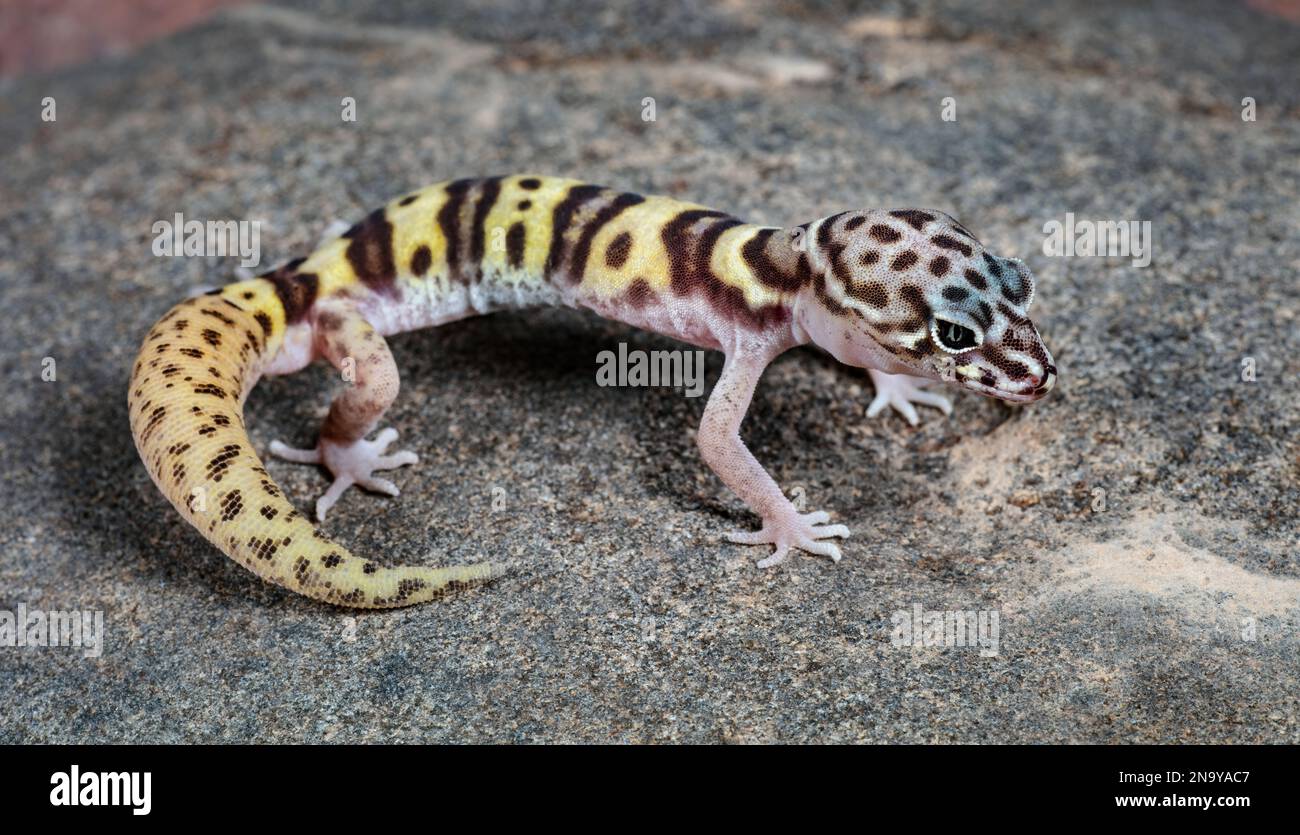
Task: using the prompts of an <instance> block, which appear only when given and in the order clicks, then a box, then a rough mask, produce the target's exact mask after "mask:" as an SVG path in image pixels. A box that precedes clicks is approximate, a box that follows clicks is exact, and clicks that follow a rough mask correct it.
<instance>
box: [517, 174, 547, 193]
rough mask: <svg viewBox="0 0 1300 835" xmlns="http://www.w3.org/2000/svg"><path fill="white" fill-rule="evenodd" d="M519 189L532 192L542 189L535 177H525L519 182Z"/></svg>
mask: <svg viewBox="0 0 1300 835" xmlns="http://www.w3.org/2000/svg"><path fill="white" fill-rule="evenodd" d="M519 187H520V188H523V189H528V190H529V191H533V190H535V189H539V188H541V187H542V181H541V180H539V179H537V178H536V177H526V178H524V179H522V180H520V181H519Z"/></svg>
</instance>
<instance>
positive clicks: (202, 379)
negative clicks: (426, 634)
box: [127, 279, 502, 608]
mask: <svg viewBox="0 0 1300 835" xmlns="http://www.w3.org/2000/svg"><path fill="white" fill-rule="evenodd" d="M284 329H285V325H284V308H283V306H282V304H281V302H280V301H279V300H278V299H277V297H276V295H275V292H274V285H273V284H272V283H271V282H270V281H266V280H262V279H257V280H253V281H248V282H242V283H240V284H234V285H230V286H229V287H227V288H225V289H224V290H222V291H220V292H219V293H218V294H214V295H207V296H200V297H198V298H193V299H190V300H189V301H186V302H183V303H181V304H179V305H177V306H176V307H174V308H172V310H171V311H170V312H168V313H167V315H165V316H163V318H162V319H160V320H159V321H158V323H157V324H156V325H154V327H153V329H152V330H150V331H149V335H148V336H147V337H145V341H144V345H143V346H142V347H141V349H140V355H139V358H138V359H137V360H136V364H135V368H134V370H133V371H132V373H131V387H130V391H129V394H128V397H127V406H128V409H129V411H130V418H131V434H132V435H133V436H134V437H135V445H136V449H138V450H139V451H140V457H141V458H142V459H143V460H144V463H145V466H146V467H147V468H148V470H149V474H150V475H151V476H153V480H154V483H155V484H157V485H158V488H159V489H160V490H161V491H162V493H163V495H164V496H166V497H167V498H168V499H169V500H170V501H171V503H172V504H173V505H174V506H175V507H176V509H177V510H178V511H180V514H181V515H182V516H183V517H185V519H186V521H188V522H189V523H190V524H191V525H193V526H194V527H195V528H197V529H198V530H199V532H200V533H202V534H203V535H204V536H205V537H207V539H208V540H209V541H210V542H211V543H212V544H213V545H216V546H217V547H218V548H220V549H221V550H222V551H223V552H225V553H226V554H227V555H229V556H230V557H231V558H232V559H234V560H235V561H236V562H238V563H240V564H241V565H244V566H246V567H247V568H248V569H249V570H250V571H252V572H253V573H254V574H257V575H258V576H259V577H261V578H263V579H265V580H269V581H270V582H272V583H276V584H278V585H281V586H284V587H285V588H289V589H293V590H294V591H297V592H300V593H302V594H305V595H307V596H308V597H313V598H315V599H317V600H324V601H327V602H329V603H336V604H339V605H343V606H356V607H363V608H391V607H396V606H408V605H411V604H413V603H421V602H424V601H426V600H430V599H432V598H434V597H438V596H440V595H441V594H442V593H444V592H446V591H448V590H450V589H454V588H459V587H462V586H466V585H470V584H474V583H477V582H481V581H486V580H490V579H493V578H495V577H498V576H500V575H501V573H502V571H501V568H500V567H499V566H497V565H494V564H490V563H478V564H476V565H469V566H463V567H453V568H425V567H415V566H398V567H396V568H384V567H381V566H379V565H377V564H375V563H373V562H370V561H368V560H365V559H362V558H360V557H357V556H354V555H353V554H352V553H351V552H349V551H348V550H347V549H346V548H344V547H342V546H341V545H339V544H337V543H335V542H333V541H331V540H330V539H329V538H328V537H326V536H325V535H324V534H323V533H321V532H320V531H318V530H316V528H315V527H314V526H313V525H312V524H311V523H310V522H309V521H308V520H307V519H306V518H305V517H304V516H303V515H302V514H301V513H299V512H298V511H297V510H296V509H294V507H293V505H291V504H290V503H289V502H288V501H287V500H286V499H285V498H284V494H283V491H281V489H280V488H279V487H278V486H277V485H276V484H275V482H274V481H272V480H271V477H270V475H268V474H267V471H266V468H265V467H263V466H262V462H261V460H260V459H259V458H258V457H257V453H255V452H254V451H253V447H252V445H251V444H250V443H249V440H248V434H247V432H246V431H245V429H244V416H243V404H244V399H245V398H246V397H247V396H248V392H249V391H250V390H252V388H253V386H254V384H256V382H257V380H258V377H259V376H260V375H261V370H262V367H263V363H264V362H265V360H266V358H268V357H271V356H274V355H275V352H276V350H277V349H278V347H279V344H280V342H281V341H282V340H283V337H284Z"/></svg>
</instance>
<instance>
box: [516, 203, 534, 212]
mask: <svg viewBox="0 0 1300 835" xmlns="http://www.w3.org/2000/svg"><path fill="white" fill-rule="evenodd" d="M532 207H533V201H531V200H520V201H519V211H521V212H526V211H528V210H529V209H531V208H532Z"/></svg>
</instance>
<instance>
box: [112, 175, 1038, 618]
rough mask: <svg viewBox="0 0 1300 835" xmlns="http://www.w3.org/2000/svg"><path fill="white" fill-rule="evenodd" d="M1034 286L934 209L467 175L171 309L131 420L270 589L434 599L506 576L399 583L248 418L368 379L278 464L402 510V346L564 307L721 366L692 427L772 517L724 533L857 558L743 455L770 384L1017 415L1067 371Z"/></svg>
mask: <svg viewBox="0 0 1300 835" xmlns="http://www.w3.org/2000/svg"><path fill="white" fill-rule="evenodd" d="M1033 292H1034V283H1033V279H1032V277H1031V276H1030V273H1029V271H1028V270H1027V269H1026V268H1025V266H1024V265H1023V264H1022V263H1021V262H1020V261H1017V260H1014V259H1009V258H1000V257H997V256H995V255H993V254H991V253H989V252H988V251H987V250H985V248H984V247H983V245H982V244H981V243H980V242H979V241H978V240H977V239H976V238H975V236H974V235H972V234H971V233H970V232H969V231H967V230H966V229H965V228H964V227H963V226H962V225H961V224H959V223H958V222H957V221H956V220H954V219H953V218H952V217H950V216H948V215H946V214H944V213H943V212H939V211H933V210H921V209H902V210H896V211H880V210H870V211H847V212H841V213H839V214H836V215H832V216H830V217H826V218H823V219H821V220H816V221H813V222H811V223H807V224H804V225H802V226H798V227H795V228H794V229H790V230H784V229H781V228H778V227H771V226H757V225H753V224H749V223H744V222H742V221H740V220H738V219H737V218H734V217H731V216H730V215H727V214H725V213H723V212H718V211H713V210H711V209H706V208H704V207H702V206H697V205H694V204H690V203H683V202H680V201H678V200H675V199H671V198H668V197H642V196H640V195H636V194H630V193H626V192H620V191H617V190H612V189H607V188H602V187H600V186H595V185H589V184H586V183H582V182H577V181H574V180H567V179H559V178H551V177H541V176H534V175H520V176H510V177H489V178H483V179H462V180H455V181H453V182H446V183H439V184H436V185H432V186H429V187H428V188H425V189H423V190H420V191H415V192H412V193H410V194H406V195H404V196H402V197H401V198H399V199H397V200H395V201H393V202H392V203H390V204H389V205H387V206H385V207H383V208H381V209H378V210H376V211H374V212H373V213H371V214H370V215H369V216H367V217H366V218H365V219H364V220H362V221H361V222H360V223H357V224H356V225H355V226H353V227H351V228H350V229H348V230H347V231H346V232H345V233H343V234H342V236H341V237H337V238H334V239H332V240H327V241H325V242H323V243H322V244H321V246H320V247H319V248H318V249H316V251H315V252H313V253H312V254H311V255H309V256H308V257H306V258H299V259H297V260H294V261H290V262H289V263H287V264H285V265H284V266H282V267H280V268H278V269H276V270H273V271H271V272H268V273H266V274H264V275H261V276H259V277H257V278H254V279H250V280H246V281H239V282H236V283H233V284H230V285H228V286H226V287H224V288H220V289H217V290H213V291H211V292H209V293H207V294H205V295H201V296H196V297H194V298H191V299H189V300H187V301H184V302H182V303H180V304H179V305H177V306H176V307H174V308H172V309H171V310H170V311H169V312H168V313H167V314H166V315H164V316H163V317H162V319H160V320H159V321H158V323H157V324H156V325H154V327H153V328H152V329H151V330H150V331H149V333H148V335H147V336H146V337H145V340H144V345H143V347H142V348H141V350H140V354H139V358H138V360H137V361H136V363H135V367H134V370H133V372H132V375H131V384H130V391H129V396H128V407H129V411H130V421H131V431H132V434H133V435H134V437H135V443H136V447H137V449H138V450H139V452H140V456H141V458H142V459H143V460H144V463H145V465H146V466H147V468H148V470H149V474H150V475H151V476H152V477H153V480H154V482H155V483H156V484H157V485H158V488H159V489H160V490H161V491H162V493H163V494H164V495H165V496H166V497H167V498H168V499H169V500H170V501H171V503H172V504H173V505H174V506H175V507H176V509H177V510H178V511H179V512H180V514H181V515H182V516H183V517H184V518H185V519H186V521H188V522H189V523H190V524H192V525H193V526H194V527H196V528H197V529H198V530H199V532H200V533H202V534H203V536H204V537H206V538H207V539H208V540H209V541H211V542H212V544H214V545H215V546H217V547H218V548H219V549H221V550H222V551H224V552H225V553H226V554H228V555H229V556H230V557H232V558H233V559H234V560H236V561H237V562H239V563H241V564H243V565H244V566H246V567H248V568H249V569H250V570H251V571H253V572H254V573H256V574H257V575H258V576H260V577H262V578H264V579H266V580H269V581H270V582H272V583H277V584H280V585H282V586H285V587H287V588H290V589H293V590H295V591H298V592H301V593H302V594H305V595H307V596H309V597H313V598H316V599H319V600H324V601H328V602H330V603H335V604H340V605H345V606H355V607H395V606H404V605H409V604H413V603H419V602H422V601H425V600H429V599H431V598H433V597H436V596H438V595H439V594H441V593H443V592H444V591H446V590H447V589H450V588H454V587H460V586H464V585H468V584H472V583H477V582H481V581H486V580H490V579H492V578H494V577H497V576H499V575H500V574H501V573H502V569H501V566H500V565H498V564H496V563H492V562H484V563H478V564H475V565H471V566H465V567H452V568H431V567H417V566H399V567H384V566H381V565H379V564H377V563H375V562H372V561H370V560H368V559H365V558H363V557H359V556H355V555H353V554H352V553H351V552H350V551H349V550H348V549H346V548H344V547H343V546H341V545H339V544H338V543H336V542H334V541H332V540H331V539H330V538H329V537H327V536H326V535H325V534H323V533H322V532H321V531H320V530H319V529H318V528H316V527H315V526H314V525H313V524H312V522H311V521H309V520H308V519H307V518H305V517H304V516H303V515H302V514H301V513H299V512H298V510H296V509H295V508H294V506H293V505H292V504H290V502H289V501H288V500H287V499H286V498H285V495H284V493H283V491H282V490H281V489H280V488H279V487H278V486H277V485H276V484H275V482H274V481H273V480H272V479H271V477H270V475H269V474H268V473H267V470H266V469H265V468H264V467H263V465H262V462H261V461H260V460H259V459H258V456H257V454H256V453H255V452H254V451H253V448H252V445H251V443H250V441H249V438H248V435H247V433H246V431H245V429H244V421H243V402H244V399H245V398H246V397H247V395H248V393H249V391H250V389H251V388H252V387H253V385H254V384H255V383H256V382H257V380H258V379H259V378H260V377H261V376H262V375H269V374H289V373H292V372H294V371H297V370H299V369H301V368H303V367H305V366H306V365H308V364H309V363H311V362H313V361H315V360H318V359H325V360H327V361H329V362H330V363H332V364H333V365H334V366H336V367H337V368H340V369H345V368H349V369H350V370H351V374H350V375H349V376H350V377H351V380H350V382H349V384H348V385H347V386H346V387H345V388H344V389H343V391H342V393H341V394H339V395H338V396H337V397H336V398H335V399H334V401H333V403H332V405H331V406H330V409H329V413H328V416H327V417H326V418H325V421H324V424H323V425H322V426H321V429H320V436H319V440H318V442H317V444H316V446H315V447H314V448H312V449H293V448H290V447H288V446H286V445H284V444H282V443H279V442H274V443H272V444H271V446H270V451H271V453H272V454H274V455H276V456H279V457H281V458H285V459H287V460H289V461H295V462H301V463H310V464H321V465H323V466H324V467H325V468H326V469H328V470H329V471H330V473H331V474H333V476H334V480H333V483H332V484H331V485H330V487H329V489H328V490H326V491H325V493H324V495H322V496H321V497H320V498H319V499H318V500H317V502H316V508H315V510H316V518H317V519H318V520H321V521H323V520H324V518H325V514H326V513H327V512H328V511H329V509H330V508H331V507H333V505H334V504H335V502H337V501H338V499H339V497H340V496H341V495H343V493H344V492H345V491H346V490H347V489H348V488H349V487H351V486H353V485H356V486H359V487H362V488H364V489H366V490H371V491H374V492H378V493H386V494H388V495H392V496H396V495H397V494H398V489H397V487H396V486H395V485H394V484H393V483H392V482H391V481H389V480H387V479H384V478H382V477H379V476H378V475H376V473H377V472H378V471H383V470H390V469H393V468H396V467H401V466H403V465H407V464H414V463H416V456H415V455H414V454H413V453H411V452H395V453H389V452H388V451H387V450H388V447H389V446H390V444H391V443H392V442H393V441H394V439H395V438H396V436H397V433H396V431H395V430H393V429H391V428H389V429H384V430H382V431H380V432H379V433H378V435H377V436H376V437H375V438H374V439H373V440H368V439H367V437H368V436H369V435H370V433H371V432H372V431H374V430H375V428H376V427H377V425H378V423H379V421H380V419H381V418H382V417H383V415H384V413H385V411H387V409H388V408H389V406H390V405H391V404H392V403H393V401H394V399H395V398H396V397H397V393H398V371H397V366H396V364H395V363H394V361H393V356H392V354H391V353H389V350H388V345H387V343H386V342H385V339H384V338H385V337H386V336H388V335H390V334H396V333H400V332H403V331H408V330H412V329H414V328H421V327H431V326H436V325H440V324H443V323H445V322H452V321H455V320H458V319H462V318H465V317H468V316H474V315H479V314H485V313H489V312H492V311H495V310H501V309H508V308H525V307H532V306H537V305H567V306H570V307H576V308H583V309H587V310H591V311H594V312H595V313H597V314H599V315H601V316H604V317H606V318H609V319H614V320H617V321H620V322H625V323H627V324H630V325H633V326H636V327H640V328H645V329H648V330H651V331H655V332H658V333H661V334H666V335H668V336H671V337H674V338H676V339H679V340H682V341H685V342H687V343H690V344H692V345H695V346H700V347H703V348H709V349H714V350H719V351H722V352H723V353H724V354H725V363H724V367H723V370H722V373H721V376H720V378H719V380H718V382H717V384H716V386H715V387H714V389H713V392H712V394H711V396H710V397H709V399H708V402H707V405H706V406H705V409H704V414H703V418H702V419H701V422H700V427H699V432H698V435H697V442H698V447H699V451H700V453H701V455H702V456H703V458H704V461H705V462H706V463H707V464H708V465H709V467H710V468H712V470H713V471H714V472H715V473H716V474H717V475H718V477H719V478H721V480H722V481H723V482H724V483H725V484H726V485H727V486H728V487H730V488H731V489H732V490H733V491H734V492H735V493H736V494H737V495H738V496H739V497H740V498H741V499H743V500H744V502H745V504H746V505H748V506H749V508H750V509H751V510H753V511H754V512H755V513H756V514H758V516H759V517H760V518H761V520H762V527H761V528H760V529H759V530H757V531H749V532H739V533H732V534H727V535H726V538H727V540H729V541H731V542H735V543H742V544H748V545H770V546H773V550H772V552H771V554H770V555H769V556H767V557H766V558H765V559H763V560H762V561H760V562H759V563H758V564H759V566H762V567H767V566H772V565H775V564H777V563H779V562H781V561H782V560H783V559H784V558H785V557H786V555H787V554H788V553H789V551H790V550H791V549H792V548H798V549H801V550H803V551H807V552H810V553H812V554H818V555H822V556H827V557H830V558H831V559H832V560H835V561H838V560H839V559H840V551H839V548H838V547H837V546H836V545H835V544H834V543H833V542H830V541H829V540H830V539H832V538H838V537H845V536H848V533H849V531H848V529H847V528H846V527H845V526H844V525H841V524H830V523H829V522H830V517H829V515H828V514H827V513H824V512H813V513H800V512H799V511H798V510H797V509H796V507H795V505H794V504H793V503H791V501H790V500H789V499H787V498H786V496H785V495H784V494H783V493H782V491H781V489H780V488H779V487H778V486H777V483H776V482H775V481H774V480H773V479H772V477H771V476H770V475H769V474H768V473H767V471H766V470H765V469H764V468H763V466H762V465H761V464H760V463H759V462H758V461H757V460H756V459H755V458H754V456H753V455H752V454H751V453H750V451H749V450H748V449H747V448H746V447H745V444H744V443H743V442H742V441H741V438H740V434H739V429H740V425H741V421H742V419H743V418H744V415H745V412H746V410H747V409H748V407H749V403H750V399H751V397H752V396H753V393H754V389H755V386H756V385H757V383H758V379H759V376H760V375H761V374H762V372H763V370H764V368H765V367H766V366H767V365H768V363H770V362H771V361H772V360H773V359H774V358H775V357H777V356H778V355H779V354H781V353H782V352H784V351H786V350H788V349H790V348H792V347H795V346H798V345H804V344H807V343H814V344H816V345H817V346H820V347H821V348H822V349H824V350H826V351H828V352H829V353H830V354H831V355H833V356H834V357H835V358H836V359H838V360H839V361H841V362H843V363H845V364H847V365H851V366H857V367H862V368H866V369H867V370H868V372H869V373H870V375H871V378H872V381H873V383H874V385H875V388H876V396H875V399H874V400H873V401H872V403H871V405H870V406H869V407H868V410H867V412H868V416H874V415H876V414H878V413H879V412H880V411H881V410H883V409H884V407H885V406H886V405H888V406H892V407H893V408H895V409H897V410H899V411H900V412H902V413H903V414H904V415H905V417H906V418H907V419H908V420H909V421H910V422H912V423H916V421H917V415H916V410H915V407H914V405H913V404H923V405H929V406H935V407H938V408H940V409H941V410H943V411H944V412H945V413H948V412H949V411H950V410H951V404H950V403H949V401H948V400H947V399H946V398H944V397H942V396H941V395H939V394H936V393H934V392H930V391H926V390H924V389H923V388H922V384H923V381H926V380H936V379H944V380H948V381H950V382H955V383H957V384H958V385H959V386H961V387H963V388H966V389H969V390H971V391H975V392H978V393H980V394H984V395H990V396H992V397H997V398H1000V399H1002V400H1007V401H1013V402H1028V401H1032V400H1037V399H1038V398H1040V397H1042V396H1044V395H1045V394H1046V393H1047V392H1048V391H1050V390H1051V388H1052V386H1053V384H1054V382H1055V380H1056V368H1055V366H1054V365H1053V363H1052V357H1051V354H1049V353H1048V350H1047V348H1046V347H1045V346H1044V345H1043V341H1042V339H1041V338H1040V337H1039V334H1038V331H1037V330H1036V329H1035V327H1034V325H1033V323H1032V322H1030V320H1029V319H1028V318H1027V316H1026V310H1027V309H1028V307H1029V304H1030V302H1031V300H1032V299H1033Z"/></svg>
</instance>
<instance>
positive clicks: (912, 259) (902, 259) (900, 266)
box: [889, 249, 921, 270]
mask: <svg viewBox="0 0 1300 835" xmlns="http://www.w3.org/2000/svg"><path fill="white" fill-rule="evenodd" d="M919 260H921V259H920V258H918V257H917V255H916V253H915V252H913V251H912V250H910V249H909V250H907V251H905V252H900V253H899V254H898V257H897V258H895V259H894V261H893V263H891V264H890V265H889V268H890V269H891V270H906V269H909V268H910V267H912V266H913V265H914V264H916V262H917V261H919Z"/></svg>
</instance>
